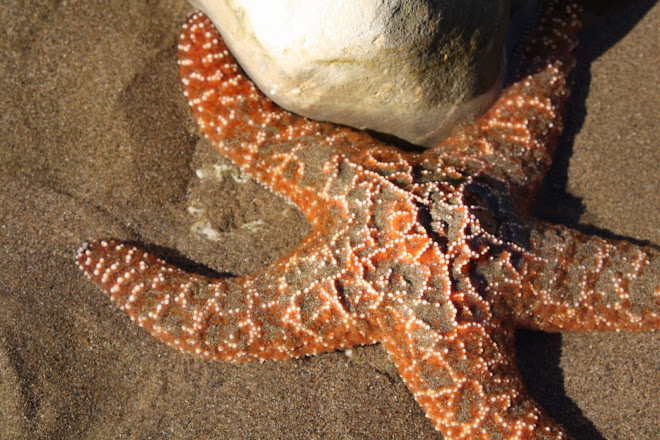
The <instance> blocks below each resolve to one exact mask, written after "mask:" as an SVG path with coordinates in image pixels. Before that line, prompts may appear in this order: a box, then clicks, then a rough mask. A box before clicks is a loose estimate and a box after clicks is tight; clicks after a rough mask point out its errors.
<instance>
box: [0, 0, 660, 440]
mask: <svg viewBox="0 0 660 440" xmlns="http://www.w3.org/2000/svg"><path fill="white" fill-rule="evenodd" d="M592 3H594V4H596V3H597V2H592ZM610 3H612V2H610ZM614 3H615V6H616V2H614ZM618 3H619V4H623V3H625V2H618ZM25 4H29V6H25ZM189 9H190V7H189V6H188V4H187V3H185V2H184V1H182V0H168V1H159V2H149V1H146V0H133V1H123V2H120V1H116V2H115V1H112V2H105V1H91V0H85V1H82V0H77V1H51V0H48V1H46V0H41V1H31V2H19V1H16V0H5V1H4V2H3V6H2V8H0V32H1V34H2V38H0V52H1V54H2V56H1V58H0V66H1V67H0V96H1V97H2V100H1V102H0V105H1V106H2V108H1V109H0V129H1V131H0V187H1V188H2V190H1V191H0V280H2V290H1V291H0V438H1V439H22V438H25V439H27V438H30V439H34V438H53V439H59V438H67V439H70V438H75V439H78V438H83V439H100V438H131V439H133V438H135V439H146V438H154V439H161V438H163V439H166V438H171V439H183V438H202V439H203V438H227V439H234V438H241V439H259V438H262V439H263V438H287V439H288V438H291V439H293V438H299V439H314V438H335V439H367V438H369V439H382V438H397V439H438V438H440V435H439V434H437V433H436V432H435V431H434V430H433V428H432V426H431V424H430V422H429V421H428V420H426V419H425V417H424V414H423V412H422V410H421V409H420V408H419V407H418V405H417V404H416V403H415V401H414V400H413V398H412V396H411V395H410V393H409V392H408V391H407V390H406V387H405V386H404V385H403V383H402V382H401V380H400V379H399V378H398V376H397V374H396V372H395V371H394V368H393V366H392V365H391V363H390V362H389V360H388V359H387V357H386V355H385V354H384V352H383V350H381V349H380V348H379V347H377V346H374V347H367V348H361V349H358V350H355V351H354V352H353V354H352V356H351V357H350V358H349V357H348V356H346V355H345V354H344V353H332V354H326V355H322V356H317V357H314V358H309V359H301V360H297V361H289V362H280V363H275V362H267V363H264V364H246V365H230V364H225V363H221V362H209V361H203V360H199V359H195V358H193V357H190V356H188V355H185V354H182V353H179V352H177V351H175V350H172V349H170V348H169V347H167V346H165V345H164V344H162V343H160V342H158V341H156V340H155V339H153V338H152V337H151V336H149V335H148V334H146V333H145V332H143V331H142V330H141V329H140V328H138V327H137V326H136V325H134V324H133V323H132V322H131V321H130V320H129V319H128V317H126V316H125V315H124V314H123V313H121V312H120V311H119V310H118V309H117V308H116V307H115V306H114V305H113V304H112V303H111V302H110V301H109V300H108V298H107V297H106V296H105V295H104V294H102V293H101V291H100V290H98V289H97V288H96V287H95V286H93V285H92V284H91V283H90V282H88V281H87V280H86V279H85V278H84V277H83V276H82V275H81V273H80V272H79V270H78V269H77V267H76V265H75V262H74V255H75V251H76V249H77V248H78V247H79V246H80V245H81V244H82V243H83V242H84V241H85V240H87V239H91V238H99V237H118V238H122V239H131V240H138V241H141V242H144V243H149V244H155V245H158V246H163V247H164V248H168V249H176V250H178V251H179V252H180V255H179V256H176V255H175V256H174V258H175V259H179V260H181V259H183V258H184V257H185V258H187V259H190V260H192V261H195V262H199V263H200V264H203V265H206V266H208V267H211V268H213V269H215V270H217V271H222V272H225V271H226V272H230V273H234V274H245V273H249V272H251V271H255V270H258V269H259V268H261V267H263V266H264V265H266V264H268V263H269V262H272V261H274V260H275V259H277V258H278V257H279V256H281V255H282V254H284V253H285V252H286V251H287V250H288V249H290V248H291V247H293V246H294V245H295V244H296V242H297V241H298V240H299V239H300V237H301V236H302V234H304V233H305V232H306V231H308V230H309V229H308V228H309V226H308V225H307V224H306V223H305V221H304V219H303V218H302V216H301V215H300V213H299V212H297V211H296V210H295V209H294V208H291V207H289V206H288V205H287V204H285V203H284V202H282V201H281V200H280V199H278V198H277V197H275V196H273V195H272V194H270V193H269V192H268V191H266V190H264V189H262V188H260V187H259V186H258V185H257V184H255V183H254V182H251V181H249V182H247V183H244V182H241V181H240V179H238V180H239V181H236V180H235V179H232V178H226V179H225V180H224V183H223V184H218V185H215V186H213V187H210V188H207V187H204V186H203V185H201V184H200V181H199V179H197V178H196V177H195V170H196V169H199V168H201V167H203V166H209V165H210V164H227V162H225V161H224V160H223V159H221V158H220V157H219V156H218V155H216V154H215V153H214V152H213V150H212V149H211V148H210V147H209V146H208V145H207V144H206V143H204V142H200V141H199V136H198V133H197V132H196V130H195V127H194V124H193V122H192V120H191V119H190V116H189V113H188V110H187V108H186V104H185V102H184V99H183V96H182V93H181V91H180V88H179V85H178V75H177V69H176V64H175V46H176V39H177V34H178V29H179V26H180V24H181V23H182V21H183V20H184V17H185V15H186V13H187V12H188V11H189ZM613 11H614V12H610V13H609V15H608V16H607V17H605V18H603V17H598V14H596V13H595V9H594V10H591V11H590V14H589V17H590V22H591V25H590V26H589V27H588V28H587V29H586V30H585V32H584V34H583V39H582V40H583V43H582V45H581V46H580V50H579V52H578V56H579V69H578V72H577V74H576V79H575V81H576V85H575V94H574V99H573V100H572V101H571V104H570V106H571V109H570V113H569V115H568V124H567V135H566V136H565V137H564V141H563V144H562V147H561V150H560V153H559V159H558V161H557V164H556V166H555V168H554V170H553V173H552V175H551V177H550V180H549V182H548V191H547V192H545V193H544V195H543V196H542V199H541V201H540V202H539V211H540V212H542V213H543V215H544V216H545V217H547V218H552V219H554V220H557V221H561V222H563V223H566V224H573V225H580V227H585V228H587V229H589V228H590V226H588V225H593V226H595V227H596V228H598V230H599V231H600V232H601V233H602V234H604V235H615V236H621V237H628V238H633V239H636V240H642V241H649V242H650V243H653V244H656V245H657V244H660V229H659V227H660V219H659V215H660V199H659V197H660V196H659V195H658V190H659V186H660V185H659V184H658V166H659V165H660V148H659V145H660V130H659V127H658V121H659V120H660V91H659V90H658V88H659V87H660V76H659V73H658V72H660V59H659V58H658V56H659V55H658V54H660V47H659V46H660V36H659V31H658V29H660V6H659V5H657V4H655V1H641V2H635V3H634V6H633V7H632V8H623V9H621V8H618V9H617V8H614V10H613ZM229 174H231V173H229ZM229 177H231V176H229ZM199 203H202V204H204V207H205V208H206V209H208V210H209V212H211V213H212V214H213V222H214V223H213V226H215V227H216V228H218V229H220V230H221V231H222V234H221V235H222V236H221V240H220V241H219V242H209V241H208V240H205V239H203V238H201V237H200V236H199V235H198V234H196V233H194V232H191V226H192V225H193V223H194V221H195V219H194V218H193V216H191V214H189V213H188V208H189V207H190V206H196V204H199ZM259 221H261V222H262V223H258V222H259ZM253 222H257V223H253ZM246 224H251V225H252V226H253V228H252V229H250V228H243V227H242V226H243V225H246ZM254 226H256V228H255V227H254ZM592 229H593V228H592ZM518 346H519V349H520V352H521V353H520V357H521V360H520V363H521V365H522V367H523V371H524V372H525V379H526V382H527V383H528V384H529V387H530V389H531V390H532V392H533V393H534V395H535V396H536V398H537V399H538V400H539V401H540V402H541V403H542V404H543V405H544V406H545V407H546V408H547V409H548V410H549V411H550V412H551V413H552V415H553V416H554V417H555V418H556V419H557V420H558V421H559V422H560V423H562V424H564V425H565V426H567V427H568V429H569V430H570V431H571V432H572V433H574V435H576V436H577V437H578V438H579V439H599V438H601V439H608V440H613V439H649V440H651V439H657V438H658V437H657V429H658V420H660V401H659V398H658V396H660V377H659V375H660V373H659V372H660V356H659V355H658V353H660V336H659V335H658V334H657V333H656V334H652V333H641V334H610V333H590V334H571V333H566V334H562V335H549V334H543V333H521V334H520V335H519V343H518Z"/></svg>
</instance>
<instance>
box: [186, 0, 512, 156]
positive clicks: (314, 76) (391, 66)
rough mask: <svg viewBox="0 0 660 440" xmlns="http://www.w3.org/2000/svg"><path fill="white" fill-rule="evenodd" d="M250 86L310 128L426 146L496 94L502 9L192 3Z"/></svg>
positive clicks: (336, 0) (466, 3)
mask: <svg viewBox="0 0 660 440" xmlns="http://www.w3.org/2000/svg"><path fill="white" fill-rule="evenodd" d="M191 3H192V4H193V5H194V6H196V7H198V8H199V9H201V10H202V11H204V12H205V13H206V14H207V15H208V16H209V17H210V18H211V20H212V21H213V22H214V24H215V25H216V26H217V28H218V29H219V31H220V33H221V34H222V36H223V38H224V39H225V41H226V42H227V45H228V46H229V48H230V49H231V51H232V53H233V54H234V56H235V57H236V58H237V60H238V62H239V63H240V64H241V66H242V67H243V69H244V70H245V71H246V72H247V74H248V75H249V76H250V78H251V79H252V80H253V81H254V82H255V83H256V84H257V86H258V87H259V88H260V89H261V90H262V91H263V92H264V93H265V94H266V95H268V96H269V97H270V98H271V99H272V100H273V101H275V102H276V103H277V104H279V105H280V106H282V107H284V108H286V109H288V110H290V111H292V112H294V113H298V114H301V115H304V116H307V117H309V118H312V119H318V120H324V121H331V122H335V123H340V124H345V125H350V126H353V127H357V128H369V129H372V130H376V131H379V132H384V133H388V134H392V135H394V136H397V137H399V138H402V139H405V140H407V141H409V142H412V143H414V144H418V145H424V146H432V145H435V144H436V143H437V142H438V141H439V140H441V139H442V138H443V137H445V136H446V135H447V134H448V132H449V130H450V129H451V128H452V127H454V126H455V125H456V124H457V123H459V122H460V121H462V120H465V119H470V118H474V117H475V116H477V115H479V114H480V113H482V112H483V111H484V110H485V109H486V108H487V107H488V106H489V105H490V104H491V103H492V102H493V100H494V99H495V98H496V97H497V95H498V94H499V91H500V88H501V84H502V78H503V73H504V68H505V57H504V39H505V36H506V29H507V23H508V18H509V1H508V0H451V1H450V0H445V1H438V0H436V1H433V0H268V1H264V0H191Z"/></svg>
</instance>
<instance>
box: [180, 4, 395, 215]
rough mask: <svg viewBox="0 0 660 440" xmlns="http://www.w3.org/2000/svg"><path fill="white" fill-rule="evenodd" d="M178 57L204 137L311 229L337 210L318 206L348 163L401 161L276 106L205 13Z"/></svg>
mask: <svg viewBox="0 0 660 440" xmlns="http://www.w3.org/2000/svg"><path fill="white" fill-rule="evenodd" d="M178 58H179V71H180V75H181V81H182V84H183V90H184V94H185V96H186V98H187V99H188V103H189V105H190V107H191V110H192V113H193V117H194V119H195V121H196V122H197V124H198V127H199V129H200V131H201V132H202V133H203V134H204V135H205V136H206V137H207V138H208V139H209V140H210V141H211V142H212V143H213V144H214V145H215V146H216V147H217V148H218V150H219V151H220V153H221V154H222V155H223V156H225V157H227V158H229V159H230V160H231V161H232V162H234V163H235V164H236V165H237V166H239V167H240V168H241V169H242V170H243V171H244V172H246V173H247V174H249V175H250V176H252V177H253V178H255V179H256V180H257V181H259V182H260V183H262V184H264V185H266V186H267V187H269V188H270V189H272V190H273V191H275V192H276V193H278V194H280V195H282V196H284V197H286V198H288V199H289V200H291V201H292V202H293V203H295V204H296V205H297V206H298V208H300V210H301V211H302V212H303V213H304V214H305V215H306V216H307V218H308V219H309V220H310V221H312V223H315V218H316V217H318V216H319V215H322V214H323V213H326V214H327V211H328V210H329V209H331V208H330V206H331V205H332V203H320V201H321V200H323V199H324V194H323V193H322V188H324V187H326V186H327V185H328V182H329V181H330V180H333V179H335V178H337V174H338V173H340V170H339V166H338V164H339V163H340V162H342V159H343V158H345V157H350V158H352V160H353V161H354V162H364V163H365V165H367V166H368V164H369V157H368V156H369V154H368V150H370V149H373V150H375V151H376V150H378V151H380V150H382V149H386V150H387V151H388V153H389V155H390V156H397V157H398V156H401V154H400V153H398V152H397V151H396V150H395V149H393V148H389V147H385V145H384V144H383V143H382V142H380V141H378V140H376V139H374V138H372V137H371V136H369V135H368V134H367V133H365V132H360V131H356V130H351V129H349V128H345V127H339V126H336V125H333V124H329V123H322V122H317V121H311V120H309V119H306V118H304V117H301V116H297V115H294V114H292V113H290V112H287V111H285V110H283V109H281V108H280V107H278V106H277V105H276V104H274V103H273V102H272V101H271V100H270V99H268V98H267V97H266V96H265V95H264V94H263V93H262V92H261V91H259V90H258V89H257V88H256V86H255V85H254V83H253V82H252V81H250V80H249V79H248V78H247V77H246V76H245V74H244V73H243V72H242V71H241V69H240V67H239V66H238V64H237V63H236V60H235V59H234V57H233V56H232V55H231V54H230V53H229V50H228V48H227V46H226V44H225V42H224V41H223V39H222V37H221V36H220V34H219V33H218V31H217V30H216V29H215V27H214V26H213V24H212V23H211V21H210V20H209V19H208V18H207V17H206V16H205V15H204V14H203V13H201V12H195V13H192V14H191V15H190V16H189V17H188V20H187V22H186V23H185V24H184V25H183V29H182V32H181V36H180V42H179V53H178ZM374 155H376V156H377V153H374ZM374 155H372V156H374ZM374 161H375V162H376V163H377V164H379V163H378V161H377V160H376V159H374V158H371V162H374ZM388 161H389V157H388ZM325 201H326V202H327V201H328V200H325Z"/></svg>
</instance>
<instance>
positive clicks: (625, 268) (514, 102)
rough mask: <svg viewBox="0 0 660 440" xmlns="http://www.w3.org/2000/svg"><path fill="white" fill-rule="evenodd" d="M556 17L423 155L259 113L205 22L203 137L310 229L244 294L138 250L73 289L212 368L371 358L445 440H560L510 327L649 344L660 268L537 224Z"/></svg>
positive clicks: (119, 255)
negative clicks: (102, 294) (97, 297)
mask: <svg viewBox="0 0 660 440" xmlns="http://www.w3.org/2000/svg"><path fill="white" fill-rule="evenodd" d="M579 9H580V8H579V5H578V4H577V2H575V1H562V0H549V1H546V2H545V3H544V5H543V9H542V10H541V12H540V15H539V18H538V20H537V23H536V24H535V25H534V27H533V28H532V29H531V30H530V32H529V34H528V36H527V37H526V39H525V42H524V44H523V47H522V49H521V56H520V58H521V61H520V62H519V63H518V65H517V67H516V68H514V70H513V72H514V73H513V75H512V80H511V81H510V84H509V85H508V86H507V87H506V88H505V90H504V91H503V93H502V96H501V97H500V98H499V100H498V101H497V102H496V103H495V104H494V106H493V107H492V108H491V109H490V110H489V111H488V112H487V113H486V114H485V115H483V116H482V117H481V118H479V119H478V120H476V121H475V122H474V123H472V124H468V125H465V126H463V127H459V128H457V129H456V130H455V131H454V133H453V135H452V136H451V137H450V138H448V139H446V140H445V141H443V142H441V143H440V144H439V145H437V146H436V147H434V148H431V149H428V150H424V151H423V152H410V151H402V150H400V149H397V148H395V147H393V146H389V145H387V144H386V143H384V142H383V141H380V140H378V139H376V138H374V137H372V136H370V135H369V134H367V133H365V132H361V131H356V130H352V129H350V128H346V127H339V126H336V125H333V124H328V123H321V122H315V121H310V120H307V119H305V118H303V117H299V116H296V115H293V114H291V113H288V112H286V111H284V110H282V109H280V108H278V107H277V106H276V105H275V104H273V103H272V102H271V101H269V100H268V99H267V98H266V97H265V96H264V95H263V94H262V93H261V92H259V91H258V90H257V89H256V88H255V86H254V85H253V83H252V82H251V81H250V80H249V79H247V77H246V76H245V75H244V74H243V73H242V72H241V70H240V68H239V67H238V66H237V64H236V62H235V61H234V59H233V58H232V56H231V55H230V53H229V51H228V49H227V47H226V46H225V44H224V42H223V40H222V38H221V37H220V35H219V34H218V33H217V31H216V30H215V28H214V27H213V25H212V24H211V22H210V21H209V20H208V19H207V18H206V17H205V16H204V15H203V14H201V13H193V14H192V15H190V17H189V18H188V21H187V23H186V24H185V25H184V26H183V31H182V34H181V38H180V43H179V49H178V50H179V55H178V56H179V66H180V73H181V77H182V82H183V89H184V91H185V95H186V97H187V99H188V101H189V104H190V107H191V109H192V112H193V115H194V118H195V119H196V121H197V123H198V125H199V129H200V131H201V132H202V133H203V134H204V135H205V136H206V137H207V138H208V139H209V140H210V141H211V142H212V143H213V144H214V145H216V146H217V148H218V150H219V152H220V154H222V155H223V156H225V157H227V158H229V159H230V160H232V161H233V162H234V163H235V164H236V165H237V166H238V167H240V168H241V169H242V170H243V171H244V172H246V173H247V174H249V175H250V176H251V177H252V178H254V179H256V180H257V181H259V182H260V183H262V184H263V185H265V186H266V187H267V188H269V189H271V190H272V191H274V192H275V193H277V194H279V195H281V196H282V197H284V198H286V199H288V200H290V201H291V202H293V203H295V204H296V205H297V206H298V208H299V209H300V210H301V211H302V212H303V213H304V214H305V216H306V218H307V219H308V220H309V222H310V223H311V225H312V227H313V232H312V233H311V234H310V235H309V236H308V237H306V238H305V239H304V240H303V241H302V242H301V243H300V244H299V245H298V246H297V247H296V248H295V249H294V250H293V251H291V252H290V253H289V254H288V255H286V256H285V257H283V258H282V259H280V260H279V261H277V262H275V263H274V264H272V265H271V266H270V267H268V268H266V269H264V270H263V271H261V272H259V273H256V274H253V275H249V276H244V277H234V278H231V277H221V278H217V279H213V278H209V277H206V276H202V275H199V274H195V273H188V272H186V271H184V270H182V269H179V268H177V267H174V266H172V265H170V264H168V263H166V262H165V261H163V260H161V259H159V258H157V257H156V256H154V255H151V254H149V253H147V252H146V251H144V250H142V249H140V248H137V247H135V246H133V245H129V244H125V243H120V242H118V241H114V240H100V241H94V242H91V243H87V244H86V245H84V246H83V247H82V248H81V249H80V250H79V252H78V264H79V266H80V268H81V269H82V270H83V271H84V273H85V274H86V275H87V276H88V277H89V278H90V279H91V280H92V281H93V282H95V283H96V284H98V285H99V286H100V287H101V288H102V289H103V290H105V291H106V292H107V293H108V294H109V295H110V296H111V298H112V299H113V300H114V301H115V302H116V303H118V305H119V306H120V307H121V309H122V310H124V311H125V312H126V313H127V314H128V315H129V316H130V317H131V318H132V319H133V320H134V321H136V322H137V323H138V324H139V325H140V326H142V327H143V328H144V329H145V330H147V331H148V332H150V333H151V334H152V335H153V336H154V337H156V338H158V339H160V340H162V341H164V342H165V343H167V344H169V345H171V346H173V347H175V348H178V349H180V350H183V351H185V352H188V353H192V354H194V355H198V356H201V357H204V358H208V359H219V360H223V361H233V362H241V361H261V360H270V359H274V360H280V359H292V358H298V357H301V356H308V355H315V354H319V353H323V352H328V351H332V350H338V349H346V348H350V347H353V346H355V345H363V344H373V343H381V344H383V345H384V347H385V349H386V350H387V352H388V353H389V355H390V357H391V359H392V361H393V362H394V363H395V364H396V366H397V368H398V371H399V373H400V375H401V377H402V378H403V380H404V382H405V383H406V385H407V386H408V388H409V389H410V391H411V392H412V393H413V395H414V396H415V398H416V399H417V401H418V402H419V404H420V405H421V406H422V407H423V409H424V411H425V412H426V415H427V416H428V418H429V419H430V420H431V421H432V423H433V424H434V426H435V427H436V428H437V429H438V430H439V431H440V432H441V433H442V435H443V436H444V437H445V438H447V439H468V438H479V439H486V438H494V439H566V438H569V435H568V433H566V431H565V430H564V429H563V428H562V427H561V426H560V425H558V424H557V423H556V422H554V421H553V420H552V419H551V418H550V417H549V416H548V415H547V414H546V413H545V412H544V411H543V409H542V408H541V407H540V406H539V405H538V404H537V403H535V402H534V401H533V399H532V398H531V397H530V396H529V395H528V393H527V392H526V391H525V387H524V384H523V382H522V379H521V377H520V374H519V372H518V370H517V367H516V361H515V352H514V345H513V339H514V330H515V329H517V328H526V329H535V330H544V331H550V332H555V331H564V330H572V331H591V330H617V331H619V330H654V329H658V328H660V286H659V282H658V280H659V279H660V258H658V257H659V255H660V252H658V250H657V249H655V248H652V247H645V246H640V245H636V244H633V243H629V242H626V241H616V240H609V239H604V238H600V237H597V236H592V235H587V234H584V233H581V232H578V231H575V230H571V229H568V228H565V227H563V226H558V225H552V224H548V223H545V222H543V221H540V220H536V219H534V218H532V217H531V215H530V204H531V202H532V200H533V198H534V196H535V193H536V192H537V190H538V188H539V186H540V183H541V181H542V179H543V177H544V175H545V173H546V171H547V170H548V167H549V164H550V161H551V157H552V154H553V150H554V148H555V144H556V142H557V138H558V136H559V134H560V133H561V126H562V113H563V107H564V105H565V102H566V100H567V97H568V94H569V88H568V85H567V77H568V75H569V73H570V72H571V70H572V68H573V65H574V58H573V55H572V52H573V49H574V47H575V45H576V42H577V32H578V30H579V28H580V23H579V19H578V13H579Z"/></svg>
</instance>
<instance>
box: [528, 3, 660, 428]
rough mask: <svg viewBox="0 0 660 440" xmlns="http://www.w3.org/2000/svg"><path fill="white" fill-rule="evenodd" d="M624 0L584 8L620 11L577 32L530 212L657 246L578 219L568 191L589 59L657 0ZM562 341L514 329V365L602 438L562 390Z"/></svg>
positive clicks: (549, 404)
mask: <svg viewBox="0 0 660 440" xmlns="http://www.w3.org/2000/svg"><path fill="white" fill-rule="evenodd" d="M625 3H626V2H622V1H610V2H607V4H606V5H600V4H597V5H596V2H593V1H592V2H589V3H587V5H586V8H587V9H592V10H598V7H600V6H604V7H605V8H606V9H608V8H609V9H615V10H616V9H623V10H622V11H621V12H619V13H616V14H614V15H609V16H608V17H607V18H605V19H602V20H600V21H598V22H596V23H594V24H591V25H589V26H587V27H586V28H585V29H584V30H583V32H582V33H581V34H580V44H579V45H578V47H577V50H576V59H577V64H576V68H575V71H574V73H573V86H572V91H571V97H570V98H569V101H568V103H567V107H566V109H567V110H566V116H565V127H564V131H563V134H562V136H561V138H560V139H559V143H558V145H557V151H556V152H555V156H554V160H553V162H552V166H551V168H550V171H549V172H548V175H547V176H546V178H545V181H544V184H543V186H542V187H541V189H540V191H539V193H538V195H537V197H536V200H535V203H534V207H533V213H534V215H535V216H536V217H538V218H541V219H544V220H547V221H550V222H552V223H558V224H563V225H565V226H569V227H571V228H574V229H578V230H581V231H583V232H586V233H590V234H594V235H599V236H601V237H604V238H614V239H624V240H628V241H631V242H633V243H636V244H643V245H647V246H651V247H656V248H657V245H654V244H653V243H650V242H648V241H644V240H637V239H633V238H630V237H624V236H621V235H618V234H615V233H613V232H611V231H608V230H605V229H601V228H598V227H596V226H593V225H587V224H580V223H579V221H580V217H581V215H582V214H583V213H584V210H585V208H584V205H583V203H582V199H581V198H579V197H575V196H573V195H571V194H569V193H568V192H567V191H566V186H567V182H568V166H569V161H570V158H571V156H572V154H573V145H574V142H575V137H576V135H577V133H578V132H579V131H580V129H581V128H582V126H583V124H584V121H585V118H586V115H587V110H586V99H587V96H588V94H589V88H590V85H591V64H592V63H593V62H594V61H595V60H596V59H598V57H600V56H601V55H602V54H603V53H604V52H605V51H607V50H608V49H609V48H610V47H612V46H613V45H614V44H616V43H617V42H618V41H619V40H621V39H622V38H623V37H625V36H626V35H627V34H628V33H629V32H630V30H631V29H632V28H633V27H634V26H635V25H636V24H637V23H638V22H639V21H640V20H641V19H642V18H643V17H644V16H645V15H646V14H647V12H648V11H649V10H650V9H651V8H652V7H653V6H654V5H655V4H656V3H657V0H642V1H638V2H636V3H635V4H633V5H631V6H629V7H626V8H624V7H623V6H622V5H624V4H625ZM561 344H562V336H561V334H558V333H544V332H532V331H518V332H516V351H517V353H518V364H519V368H520V371H521V374H522V376H523V378H524V381H525V384H526V386H527V389H528V390H529V392H530V393H531V394H532V396H533V397H534V399H535V400H536V401H537V402H539V404H540V405H541V406H542V407H543V408H545V409H546V410H547V411H548V413H549V414H550V415H551V416H552V417H553V418H554V419H555V420H557V421H558V422H559V423H560V424H562V425H563V426H565V427H566V428H567V429H568V431H569V432H570V433H571V434H572V435H573V436H575V438H576V439H577V440H588V439H589V440H591V439H595V440H605V438H604V437H603V436H602V435H601V434H600V433H599V432H598V430H597V428H596V427H595V425H594V424H593V423H592V422H591V421H590V420H589V419H587V418H586V417H585V416H584V415H583V414H582V411H581V410H580V408H579V407H578V406H577V405H576V404H575V402H573V400H571V399H570V398H569V397H568V396H567V395H566V391H565V388H564V375H563V373H562V370H561V368H560V366H559V364H560V357H561Z"/></svg>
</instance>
